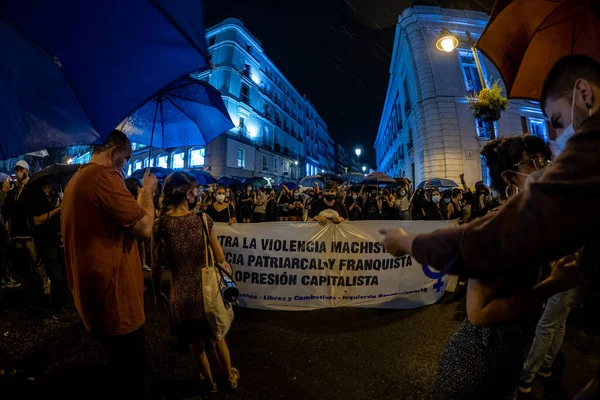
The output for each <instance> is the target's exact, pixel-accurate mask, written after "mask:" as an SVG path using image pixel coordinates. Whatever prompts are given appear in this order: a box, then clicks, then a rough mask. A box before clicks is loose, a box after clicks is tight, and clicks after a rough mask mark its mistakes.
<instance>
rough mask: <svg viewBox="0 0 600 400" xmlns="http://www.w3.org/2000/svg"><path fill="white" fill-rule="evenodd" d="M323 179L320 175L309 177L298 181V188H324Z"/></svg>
mask: <svg viewBox="0 0 600 400" xmlns="http://www.w3.org/2000/svg"><path fill="white" fill-rule="evenodd" d="M325 180H326V179H325V178H324V177H323V176H322V175H310V176H307V177H304V178H302V179H301V180H300V186H304V187H314V186H315V185H319V186H320V187H323V186H325Z"/></svg>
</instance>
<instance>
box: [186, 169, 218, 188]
mask: <svg viewBox="0 0 600 400" xmlns="http://www.w3.org/2000/svg"><path fill="white" fill-rule="evenodd" d="M186 172H187V173H188V174H190V175H191V176H193V177H194V178H196V180H197V181H198V185H202V186H206V185H212V184H214V183H217V178H215V177H214V176H212V175H211V174H209V173H208V172H206V171H204V170H201V169H190V170H189V171H186Z"/></svg>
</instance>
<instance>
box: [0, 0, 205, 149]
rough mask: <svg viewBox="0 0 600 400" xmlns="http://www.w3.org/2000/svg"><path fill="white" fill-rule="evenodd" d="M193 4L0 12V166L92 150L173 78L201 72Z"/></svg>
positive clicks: (5, 6) (7, 5) (201, 45)
mask: <svg viewBox="0 0 600 400" xmlns="http://www.w3.org/2000/svg"><path fill="white" fill-rule="evenodd" d="M203 14H204V13H203V4H202V1H199V0H180V1H168V0H152V1H147V0H128V1H119V0H104V1H80V0H62V1H60V2H53V1H46V2H44V1H34V0H23V1H4V2H1V3H0V15H2V19H1V20H0V42H1V43H2V46H0V59H1V60H2V62H1V63H0V93H2V96H0V109H2V113H0V132H3V135H2V136H1V137H0V158H8V157H11V156H14V155H17V154H23V153H27V152H31V151H36V150H40V149H45V148H53V147H64V146H72V145H81V144H100V143H103V142H104V140H105V138H106V136H107V135H108V134H109V133H110V132H111V131H112V130H113V129H114V127H115V126H117V125H118V124H119V123H120V122H121V121H122V120H123V118H125V117H126V116H127V115H128V114H129V113H131V111H132V110H133V109H135V108H136V107H138V106H139V105H140V104H141V103H144V102H146V101H147V99H148V98H149V97H150V96H152V95H153V94H154V93H156V92H157V91H158V90H160V89H161V88H162V87H164V86H165V85H168V84H169V83H170V82H173V81H174V80H176V79H177V78H179V77H181V76H184V75H185V74H189V73H190V72H193V71H198V70H206V69H208V68H209V67H210V64H209V58H208V52H207V49H206V39H205V34H204V15H203Z"/></svg>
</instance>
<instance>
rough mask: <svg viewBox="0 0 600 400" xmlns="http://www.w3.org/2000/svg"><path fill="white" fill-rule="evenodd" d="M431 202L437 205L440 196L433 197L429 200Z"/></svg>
mask: <svg viewBox="0 0 600 400" xmlns="http://www.w3.org/2000/svg"><path fill="white" fill-rule="evenodd" d="M431 201H433V202H434V203H436V204H437V203H439V202H440V196H438V195H435V196H433V197H432V198H431Z"/></svg>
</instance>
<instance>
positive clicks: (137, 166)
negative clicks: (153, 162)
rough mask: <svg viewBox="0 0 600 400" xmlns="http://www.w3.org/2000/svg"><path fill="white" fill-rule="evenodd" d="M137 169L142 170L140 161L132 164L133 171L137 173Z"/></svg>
mask: <svg viewBox="0 0 600 400" xmlns="http://www.w3.org/2000/svg"><path fill="white" fill-rule="evenodd" d="M138 169H142V160H136V162H134V163H133V170H134V171H137V170H138Z"/></svg>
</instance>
